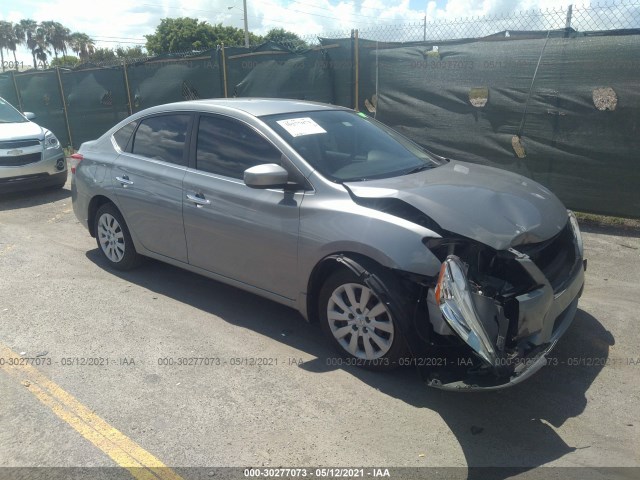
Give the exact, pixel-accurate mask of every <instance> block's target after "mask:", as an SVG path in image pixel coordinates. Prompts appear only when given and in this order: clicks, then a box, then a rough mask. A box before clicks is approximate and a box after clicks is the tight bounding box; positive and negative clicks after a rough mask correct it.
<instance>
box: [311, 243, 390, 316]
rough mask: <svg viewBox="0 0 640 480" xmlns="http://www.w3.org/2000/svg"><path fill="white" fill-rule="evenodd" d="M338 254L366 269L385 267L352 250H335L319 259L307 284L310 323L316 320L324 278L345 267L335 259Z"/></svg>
mask: <svg viewBox="0 0 640 480" xmlns="http://www.w3.org/2000/svg"><path fill="white" fill-rule="evenodd" d="M339 255H344V256H346V257H349V258H351V259H353V260H355V261H356V262H358V263H359V264H360V265H362V266H363V267H364V268H367V269H371V268H373V269H376V268H377V269H380V268H385V267H383V266H382V265H380V264H379V263H378V262H376V261H375V260H373V259H371V258H369V257H367V256H365V255H361V254H358V253H352V252H336V253H334V254H332V255H329V256H327V257H325V258H323V259H322V260H320V261H319V262H318V264H317V265H316V266H315V267H314V269H313V271H312V272H311V277H310V278H309V283H308V285H307V292H308V293H307V318H308V320H309V322H311V323H315V322H317V321H318V294H319V292H320V289H321V288H322V285H323V284H324V282H325V280H326V279H327V278H329V276H330V275H331V274H333V272H335V271H337V270H340V269H345V268H347V267H345V266H344V265H342V264H341V263H340V262H337V261H336V257H337V256H339Z"/></svg>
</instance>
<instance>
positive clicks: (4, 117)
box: [0, 98, 28, 123]
mask: <svg viewBox="0 0 640 480" xmlns="http://www.w3.org/2000/svg"><path fill="white" fill-rule="evenodd" d="M22 122H28V120H27V119H26V118H24V117H23V116H22V114H21V113H20V112H18V110H16V109H15V108H13V107H12V106H11V104H10V103H9V102H7V101H6V100H5V99H3V98H0V123H22Z"/></svg>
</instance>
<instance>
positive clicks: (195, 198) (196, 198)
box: [187, 193, 211, 207]
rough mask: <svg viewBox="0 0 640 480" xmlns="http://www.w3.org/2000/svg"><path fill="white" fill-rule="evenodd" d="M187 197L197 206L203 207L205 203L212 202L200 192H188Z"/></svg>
mask: <svg viewBox="0 0 640 480" xmlns="http://www.w3.org/2000/svg"><path fill="white" fill-rule="evenodd" d="M187 199H189V200H190V201H192V202H193V203H195V204H196V207H203V206H204V205H209V204H210V203H211V201H210V200H207V199H206V198H204V196H203V195H202V194H201V193H198V194H196V195H191V194H190V193H188V194H187Z"/></svg>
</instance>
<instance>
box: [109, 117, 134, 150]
mask: <svg viewBox="0 0 640 480" xmlns="http://www.w3.org/2000/svg"><path fill="white" fill-rule="evenodd" d="M137 125H138V122H130V123H127V124H126V125H125V126H124V127H122V128H121V129H120V130H118V131H117V132H116V133H114V134H113V139H114V140H115V141H116V143H117V144H118V147H120V150H122V151H123V152H126V151H127V146H128V145H129V140H131V135H132V134H133V131H134V130H135V129H136V126H137Z"/></svg>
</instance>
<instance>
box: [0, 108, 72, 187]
mask: <svg viewBox="0 0 640 480" xmlns="http://www.w3.org/2000/svg"><path fill="white" fill-rule="evenodd" d="M33 118H35V115H34V114H33V113H29V112H27V113H25V114H24V115H23V114H22V113H20V112H19V111H18V110H16V109H15V108H14V107H13V106H12V105H11V104H10V103H9V102H7V101H6V100H4V99H3V98H2V97H0V194H2V193H8V192H9V191H14V190H18V189H25V188H38V187H56V188H62V187H63V186H64V184H65V183H66V181H67V164H66V162H65V159H64V152H63V151H62V146H61V145H60V142H59V141H58V139H57V138H56V136H55V135H54V134H53V133H52V132H50V131H49V130H47V129H46V128H43V127H41V126H39V125H37V124H35V123H33V122H32V121H31V119H33Z"/></svg>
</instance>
